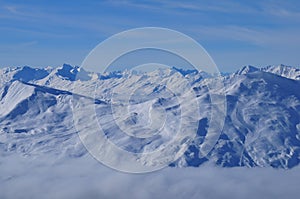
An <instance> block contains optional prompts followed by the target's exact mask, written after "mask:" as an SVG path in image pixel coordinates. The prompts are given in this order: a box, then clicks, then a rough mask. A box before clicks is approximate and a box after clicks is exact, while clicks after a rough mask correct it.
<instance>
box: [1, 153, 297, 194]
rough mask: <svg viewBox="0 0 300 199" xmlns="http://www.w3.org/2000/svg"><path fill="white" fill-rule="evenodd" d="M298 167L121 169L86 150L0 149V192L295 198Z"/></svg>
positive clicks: (206, 166)
mask: <svg viewBox="0 0 300 199" xmlns="http://www.w3.org/2000/svg"><path fill="white" fill-rule="evenodd" d="M299 182H300V167H296V168H293V169H291V170H282V169H280V170H278V169H273V168H219V167H216V166H213V165H211V164H206V165H204V166H201V167H199V168H165V169H163V170H160V171H157V172H152V173H147V174H127V173H121V172H118V171H115V170H112V169H110V168H107V167H105V166H104V165H102V164H100V163H99V162H97V161H96V160H95V159H93V158H92V157H90V156H89V155H85V156H83V157H81V158H57V157H53V156H50V155H49V156H47V155H46V156H43V157H39V158H37V157H35V158H33V157H21V156H19V155H16V154H11V155H1V159H0V198H1V199H6V198H8V199H10V198H11V199H18V198H22V199H26V198H49V199H53V198H55V199H60V198H74V199H77V198H78V199H82V198H85V199H93V198H101V199H102V198H139V199H148V198H149V199H150V198H197V199H202V198H203V199H217V198H222V199H227V198H228V199H229V198H230V199H235V198H236V199H241V198H243V199H247V198H251V199H253V198H264V199H268V198H270V199H271V198H272V199H276V198H289V199H290V198H298V197H299V195H300V189H299Z"/></svg>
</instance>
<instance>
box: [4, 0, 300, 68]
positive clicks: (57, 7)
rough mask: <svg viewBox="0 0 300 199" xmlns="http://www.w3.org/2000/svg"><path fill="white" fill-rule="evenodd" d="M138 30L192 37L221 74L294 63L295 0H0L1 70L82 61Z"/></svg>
mask: <svg viewBox="0 0 300 199" xmlns="http://www.w3.org/2000/svg"><path fill="white" fill-rule="evenodd" d="M140 27H163V28H170V29H173V30H176V31H180V32H182V33H184V34H186V35H188V36H190V37H192V38H193V39H195V40H196V41H197V42H199V43H200V44H201V45H202V46H203V47H204V48H205V49H206V51H207V52H208V53H209V54H210V56H211V57H212V58H213V60H214V61H215V63H216V64H217V66H218V67H219V69H220V70H221V71H223V72H232V71H235V70H237V69H238V68H240V67H242V66H245V65H254V66H258V67H261V66H267V65H278V64H285V65H292V66H296V67H298V66H299V65H300V61H299V55H298V53H299V52H300V37H299V35H300V1H298V0H285V1H282V0H254V1H249V0H240V1H235V0H226V1H225V0H224V1H220V0H211V1H204V0H199V1H178V0H170V1H166V0H160V1H159V0H152V1H146V0H140V1H131V0H122V1H121V0H115V1H109V0H108V1H105V0H104V1H100V0H90V1H86V0H77V1H69V0H60V1H45V0H26V1H21V0H0V44H1V45H0V67H6V66H23V65H29V66H33V67H45V66H60V65H62V64H63V63H69V64H71V65H81V63H82V62H83V60H84V59H85V57H86V56H87V54H88V53H89V52H90V51H91V50H92V49H93V48H94V47H96V46H97V45H98V44H99V43H100V42H102V41H103V40H105V39H107V38H108V37H110V36H112V35H114V34H116V33H119V32H121V31H125V30H128V29H132V28H140Z"/></svg>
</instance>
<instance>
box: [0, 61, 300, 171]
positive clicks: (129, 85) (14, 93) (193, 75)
mask: <svg viewBox="0 0 300 199" xmlns="http://www.w3.org/2000/svg"><path fill="white" fill-rule="evenodd" d="M299 80H300V72H299V69H297V68H293V67H288V66H283V65H280V66H269V67H266V68H261V69H259V68H255V67H253V66H246V67H243V68H242V69H240V70H239V71H237V72H235V73H233V74H230V75H226V76H220V77H217V78H212V77H210V76H209V75H207V74H205V73H203V72H200V73H198V72H196V71H184V70H181V69H176V68H171V69H164V70H156V71H153V72H148V73H136V72H134V71H125V72H112V73H106V74H96V73H90V72H87V71H84V70H83V69H79V68H78V67H72V66H70V65H67V64H65V65H63V66H62V67H60V68H50V67H48V68H43V69H34V68H30V67H27V66H25V67H18V68H4V69H0V150H1V154H9V153H15V152H17V153H19V154H22V155H24V156H39V155H41V154H43V153H53V154H56V155H58V156H60V157H61V156H62V157H63V156H71V157H81V156H84V155H86V154H87V151H86V149H85V148H84V146H83V145H82V143H81V142H80V140H79V138H78V135H77V133H76V132H77V130H78V129H75V126H74V118H73V112H72V108H73V106H74V104H75V105H78V106H80V104H81V103H82V102H84V103H85V102H89V103H92V104H95V110H96V112H97V114H98V117H99V122H100V123H101V124H102V125H103V126H104V129H105V132H106V134H107V136H108V137H109V138H110V139H111V140H112V141H113V142H114V143H117V144H118V145H119V146H121V147H124V148H125V149H126V150H132V151H134V152H147V151H149V150H150V149H155V148H157V147H158V145H159V144H160V142H161V140H162V139H163V140H168V139H169V137H168V136H172V132H173V131H175V130H176V129H178V128H179V127H178V126H177V123H178V121H177V120H176V117H175V116H176V114H181V112H180V111H181V110H182V108H186V109H185V110H186V112H188V113H189V114H192V115H193V111H194V104H195V103H194V101H190V100H183V101H178V100H177V99H176V96H179V95H180V96H183V98H182V99H189V98H188V97H187V98H184V97H185V94H186V93H187V92H188V90H189V89H190V88H192V90H193V92H194V94H195V96H196V100H197V103H198V105H197V106H199V107H200V108H199V110H200V111H201V112H200V113H199V115H198V114H194V115H195V117H194V118H195V119H196V120H197V121H198V122H199V126H198V130H197V134H196V135H195V137H194V138H193V140H189V141H188V142H186V143H187V144H188V146H187V148H186V150H185V151H184V155H183V156H181V157H180V158H179V159H178V160H177V161H176V162H174V163H172V164H171V165H170V166H175V167H186V166H196V167H197V166H199V165H201V164H203V163H205V162H208V161H210V162H213V163H215V164H217V165H220V166H222V167H234V166H247V167H254V166H259V167H269V166H271V167H276V168H292V167H294V166H296V165H298V164H299V161H300V93H299V92H298V91H299V89H300V81H299ZM207 85H210V86H209V88H208V86H207ZM220 85H222V86H220ZM95 88H96V89H95ZM128 93H133V94H132V95H130V96H128ZM211 93H213V94H214V95H216V96H221V97H222V96H223V97H224V99H226V113H225V124H224V127H223V129H222V133H221V135H220V137H219V138H218V141H217V143H216V144H215V145H214V147H213V149H212V150H211V151H210V153H209V154H208V155H206V156H205V157H202V156H200V153H201V150H200V148H201V144H202V143H203V140H204V139H205V136H206V134H207V129H208V126H209V125H210V120H211V118H210V116H211V115H210V110H211V109H212V104H211V96H210V95H211ZM128 97H130V98H129V99H128ZM95 99H96V100H95ZM128 100H129V101H130V103H131V105H132V106H131V108H132V110H131V111H132V113H133V114H132V115H130V117H127V116H126V117H125V115H123V114H122V113H123V112H124V107H125V105H126V102H128ZM112 105H113V106H112ZM111 107H113V109H112V111H113V112H114V114H115V115H116V116H117V117H115V118H113V119H114V121H112V120H110V119H112V117H111V112H109V111H108V110H111V109H110V108H111ZM147 108H150V109H151V110H152V112H151V114H152V116H154V117H153V119H154V121H153V122H152V123H151V125H152V126H151V128H152V129H156V128H159V126H156V124H159V123H160V122H161V120H163V118H164V117H167V118H170V119H169V120H167V122H169V123H168V125H169V128H170V129H171V130H170V129H169V131H168V130H167V129H163V130H162V132H164V133H163V134H162V135H160V136H153V137H151V138H145V139H142V141H139V142H137V141H136V140H135V139H128V138H124V137H123V136H122V135H121V134H119V133H116V132H117V131H118V128H121V129H123V130H125V131H126V132H130V134H132V135H135V136H138V137H143V136H146V135H144V134H143V132H144V131H141V130H140V129H142V128H141V126H139V125H142V124H144V123H147V121H149V118H148V116H147V114H145V111H147V110H149V109H147ZM183 114H184V113H183ZM81 117H82V118H83V119H84V118H87V117H89V115H87V114H86V115H85V113H84V111H83V112H82V115H81ZM80 119H81V118H79V120H78V121H80ZM155 119H157V120H155ZM116 123H117V124H118V128H116ZM153 125H154V126H153ZM86 128H88V126H86ZM183 130H187V131H189V129H183ZM170 132H171V133H170ZM152 133H154V134H155V132H152ZM168 133H169V134H168ZM173 152H174V153H177V152H178V151H176V150H175V149H174V151H173ZM139 158H141V157H139ZM141 159H142V158H141ZM142 161H145V164H147V161H148V160H143V159H142Z"/></svg>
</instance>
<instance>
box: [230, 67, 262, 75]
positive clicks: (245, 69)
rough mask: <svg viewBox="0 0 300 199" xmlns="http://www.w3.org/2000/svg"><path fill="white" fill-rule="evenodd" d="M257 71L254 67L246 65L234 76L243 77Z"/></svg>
mask: <svg viewBox="0 0 300 199" xmlns="http://www.w3.org/2000/svg"><path fill="white" fill-rule="evenodd" d="M258 70H259V69H258V68H256V67H254V66H251V65H247V66H244V67H242V68H241V69H239V70H238V71H237V72H235V73H234V74H236V75H245V74H247V73H252V72H255V71H258Z"/></svg>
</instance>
